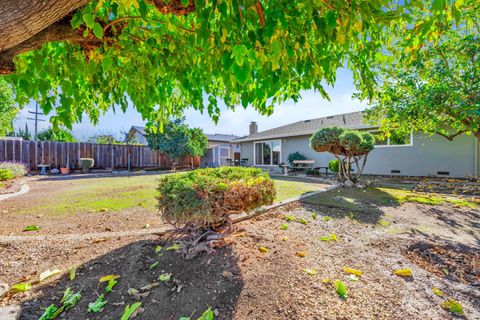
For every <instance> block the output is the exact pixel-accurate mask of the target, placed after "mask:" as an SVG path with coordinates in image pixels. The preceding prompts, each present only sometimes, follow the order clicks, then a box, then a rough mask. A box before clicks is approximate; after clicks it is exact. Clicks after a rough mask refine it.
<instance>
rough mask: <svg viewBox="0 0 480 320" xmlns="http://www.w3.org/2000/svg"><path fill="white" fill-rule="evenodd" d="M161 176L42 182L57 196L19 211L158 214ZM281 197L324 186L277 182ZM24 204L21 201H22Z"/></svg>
mask: <svg viewBox="0 0 480 320" xmlns="http://www.w3.org/2000/svg"><path fill="white" fill-rule="evenodd" d="M160 176H161V175H141V176H128V177H106V178H91V179H77V180H68V181H62V180H53V181H48V182H41V183H42V184H44V185H45V187H46V188H53V189H54V190H52V191H50V192H51V194H52V195H54V196H48V194H50V192H45V194H44V196H43V197H40V196H39V197H35V199H34V200H33V203H32V205H29V206H25V207H24V208H21V209H19V210H18V213H21V214H34V213H39V212H40V213H41V214H44V215H54V216H61V215H66V214H77V213H83V212H103V211H108V212H115V211H120V210H124V209H129V208H135V207H140V208H144V209H147V210H148V211H152V212H153V211H156V204H157V202H156V199H155V197H156V196H157V194H158V192H157V190H156V188H157V184H158V179H159V177H160ZM55 185H57V186H56V187H55ZM275 186H276V188H277V196H276V199H275V201H283V200H287V199H290V198H293V197H297V196H299V195H302V194H305V193H308V192H312V191H316V190H319V189H320V188H323V187H324V185H321V184H318V183H312V182H311V181H308V180H304V181H302V180H298V179H295V180H293V179H283V178H282V179H275ZM19 200H20V198H19Z"/></svg>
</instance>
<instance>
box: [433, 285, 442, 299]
mask: <svg viewBox="0 0 480 320" xmlns="http://www.w3.org/2000/svg"><path fill="white" fill-rule="evenodd" d="M432 291H433V293H435V294H436V295H437V296H439V297H443V291H442V290H440V289H438V288H437V287H433V288H432Z"/></svg>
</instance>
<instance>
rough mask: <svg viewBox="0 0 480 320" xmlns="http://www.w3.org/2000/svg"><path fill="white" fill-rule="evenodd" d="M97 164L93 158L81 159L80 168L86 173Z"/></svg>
mask: <svg viewBox="0 0 480 320" xmlns="http://www.w3.org/2000/svg"><path fill="white" fill-rule="evenodd" d="M94 164H95V160H93V159H92V158H80V168H82V170H83V171H84V172H88V170H90V169H91V168H93V165H94Z"/></svg>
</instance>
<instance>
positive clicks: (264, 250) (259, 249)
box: [258, 247, 268, 253]
mask: <svg viewBox="0 0 480 320" xmlns="http://www.w3.org/2000/svg"><path fill="white" fill-rule="evenodd" d="M258 251H260V252H263V253H267V252H268V249H267V248H266V247H260V248H258Z"/></svg>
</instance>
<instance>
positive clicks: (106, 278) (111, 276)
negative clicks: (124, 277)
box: [98, 274, 120, 282]
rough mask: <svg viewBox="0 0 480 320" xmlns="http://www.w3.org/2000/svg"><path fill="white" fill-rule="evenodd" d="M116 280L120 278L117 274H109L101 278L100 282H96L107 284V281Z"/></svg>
mask: <svg viewBox="0 0 480 320" xmlns="http://www.w3.org/2000/svg"><path fill="white" fill-rule="evenodd" d="M118 278H120V276H119V275H118V274H109V275H106V276H103V277H101V278H100V280H98V281H99V282H107V281H110V280H115V279H118Z"/></svg>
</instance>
